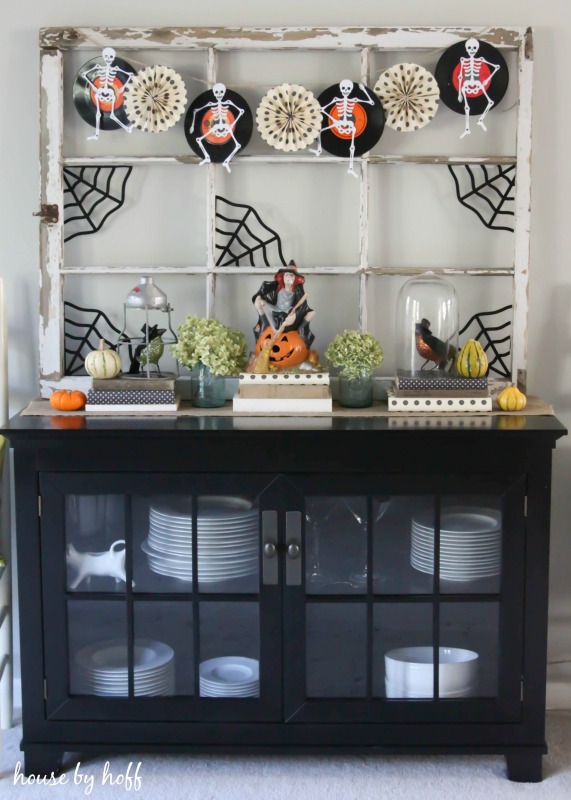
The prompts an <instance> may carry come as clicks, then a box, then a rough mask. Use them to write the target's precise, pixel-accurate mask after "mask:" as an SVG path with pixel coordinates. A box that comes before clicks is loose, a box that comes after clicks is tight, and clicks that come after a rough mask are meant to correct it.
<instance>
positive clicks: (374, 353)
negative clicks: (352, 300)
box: [325, 331, 384, 378]
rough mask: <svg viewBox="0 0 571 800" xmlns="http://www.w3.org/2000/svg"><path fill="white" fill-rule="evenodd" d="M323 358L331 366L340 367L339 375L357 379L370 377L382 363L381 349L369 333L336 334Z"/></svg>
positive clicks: (349, 332) (344, 332)
mask: <svg viewBox="0 0 571 800" xmlns="http://www.w3.org/2000/svg"><path fill="white" fill-rule="evenodd" d="M325 358H327V360H328V361H330V362H331V363H332V364H333V366H335V367H341V375H344V376H345V377H346V378H358V377H359V376H360V375H363V374H365V375H371V374H372V372H373V370H374V369H375V367H380V366H381V364H382V363H383V358H384V355H383V349H382V347H381V345H380V344H379V343H378V342H377V340H376V339H375V337H374V336H372V335H371V334H370V333H359V331H343V333H338V334H337V336H336V337H335V338H334V339H333V341H332V342H331V344H330V345H329V347H328V348H327V350H326V351H325Z"/></svg>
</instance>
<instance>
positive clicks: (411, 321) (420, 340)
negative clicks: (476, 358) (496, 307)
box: [395, 272, 458, 377]
mask: <svg viewBox="0 0 571 800" xmlns="http://www.w3.org/2000/svg"><path fill="white" fill-rule="evenodd" d="M396 311H397V313H396V336H395V343H396V354H395V355H396V372H397V376H400V377H406V376H410V377H419V376H421V375H423V376H424V375H428V374H430V375H431V376H433V377H437V376H438V375H439V374H442V375H445V374H448V373H449V372H451V371H452V370H453V368H454V361H455V355H456V353H457V351H458V300H457V298H456V290H455V289H454V286H452V284H451V283H450V282H449V281H447V280H446V279H445V278H441V277H440V276H439V275H436V274H435V273H434V272H425V273H424V274H423V275H419V276H417V277H415V278H411V279H410V280H408V281H407V282H406V283H405V284H404V285H403V287H402V288H401V290H400V292H399V296H398V300H397V310H396Z"/></svg>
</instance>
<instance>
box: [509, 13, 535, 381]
mask: <svg viewBox="0 0 571 800" xmlns="http://www.w3.org/2000/svg"><path fill="white" fill-rule="evenodd" d="M518 61H519V76H518V80H519V102H518V115H517V177H516V193H515V249H514V272H515V274H514V301H513V305H514V309H513V323H512V379H513V380H514V381H517V383H518V385H519V386H520V388H521V389H522V390H523V391H525V390H526V384H527V314H528V304H529V295H528V292H529V252H530V224H531V206H530V199H531V122H532V103H531V99H532V82H533V40H532V32H531V29H530V30H529V31H528V34H527V37H526V38H524V39H523V40H522V42H521V45H520V50H519V59H518Z"/></svg>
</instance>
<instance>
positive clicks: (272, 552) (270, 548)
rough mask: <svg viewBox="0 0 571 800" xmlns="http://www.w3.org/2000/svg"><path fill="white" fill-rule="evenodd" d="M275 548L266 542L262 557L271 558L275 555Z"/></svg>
mask: <svg viewBox="0 0 571 800" xmlns="http://www.w3.org/2000/svg"><path fill="white" fill-rule="evenodd" d="M276 550H277V548H276V546H275V544H273V543H272V542H268V543H267V544H265V545H264V555H265V557H266V558H273V557H274V556H275V554H276Z"/></svg>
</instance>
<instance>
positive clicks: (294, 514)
mask: <svg viewBox="0 0 571 800" xmlns="http://www.w3.org/2000/svg"><path fill="white" fill-rule="evenodd" d="M300 542H301V511H286V552H287V555H288V557H287V559H286V584H287V585H288V586H301V563H302V559H301V558H300V556H301V547H300Z"/></svg>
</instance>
